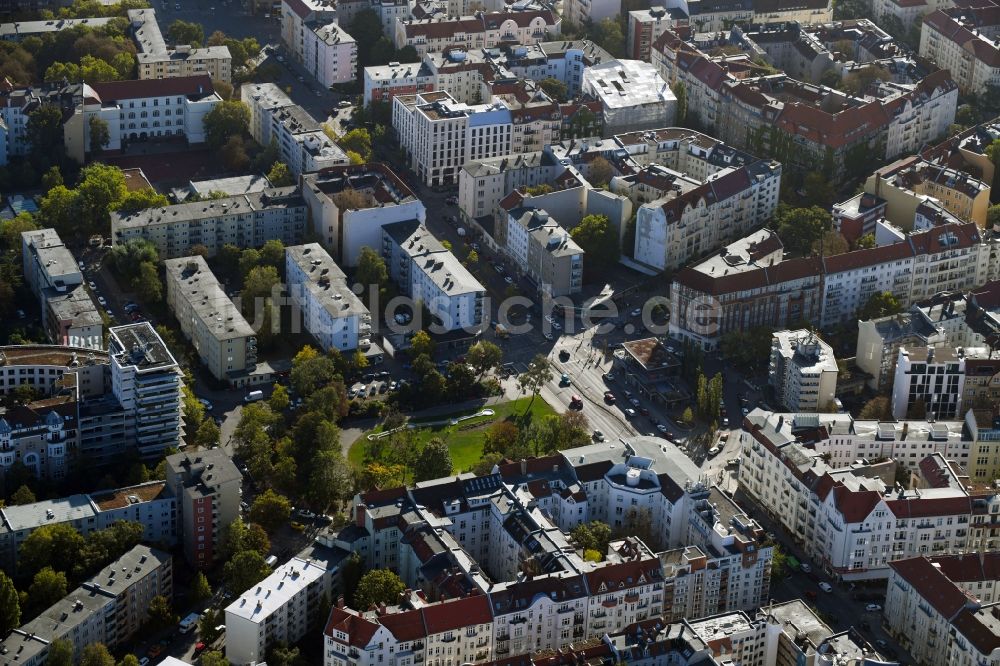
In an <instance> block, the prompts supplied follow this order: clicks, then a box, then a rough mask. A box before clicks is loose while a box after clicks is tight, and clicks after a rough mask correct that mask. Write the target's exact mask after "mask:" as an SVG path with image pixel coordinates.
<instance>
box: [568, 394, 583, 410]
mask: <svg viewBox="0 0 1000 666" xmlns="http://www.w3.org/2000/svg"><path fill="white" fill-rule="evenodd" d="M569 406H570V408H571V409H583V400H581V399H580V396H578V395H577V394H575V393H574V394H573V395H572V396H571V397H570V399H569Z"/></svg>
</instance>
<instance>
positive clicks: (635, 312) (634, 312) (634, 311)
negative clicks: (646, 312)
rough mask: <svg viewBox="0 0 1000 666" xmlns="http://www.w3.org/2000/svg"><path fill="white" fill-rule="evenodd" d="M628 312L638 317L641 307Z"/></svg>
mask: <svg viewBox="0 0 1000 666" xmlns="http://www.w3.org/2000/svg"><path fill="white" fill-rule="evenodd" d="M629 314H631V315H632V316H633V317H638V316H639V315H641V314H642V308H636V309H635V310H632V312H631V313H629Z"/></svg>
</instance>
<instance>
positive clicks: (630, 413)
mask: <svg viewBox="0 0 1000 666" xmlns="http://www.w3.org/2000/svg"><path fill="white" fill-rule="evenodd" d="M625 416H627V417H629V418H633V417H634V416H635V410H634V409H632V408H631V407H626V408H625Z"/></svg>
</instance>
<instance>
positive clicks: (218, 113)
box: [204, 99, 250, 150]
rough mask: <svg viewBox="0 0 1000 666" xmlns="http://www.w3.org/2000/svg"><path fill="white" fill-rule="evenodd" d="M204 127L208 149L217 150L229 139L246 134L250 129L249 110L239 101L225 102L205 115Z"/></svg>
mask: <svg viewBox="0 0 1000 666" xmlns="http://www.w3.org/2000/svg"><path fill="white" fill-rule="evenodd" d="M204 125H205V139H206V141H207V142H208V145H209V147H210V148H213V149H215V150H218V149H219V148H221V147H222V146H223V145H224V144H225V143H226V142H227V141H228V140H229V139H230V137H234V136H243V134H245V133H246V131H247V129H248V128H249V127H250V109H249V108H247V105H246V104H244V103H243V102H241V101H239V100H235V99H230V100H225V101H223V102H221V103H219V104H216V105H215V108H213V109H212V110H211V111H209V112H208V113H207V114H205V119H204Z"/></svg>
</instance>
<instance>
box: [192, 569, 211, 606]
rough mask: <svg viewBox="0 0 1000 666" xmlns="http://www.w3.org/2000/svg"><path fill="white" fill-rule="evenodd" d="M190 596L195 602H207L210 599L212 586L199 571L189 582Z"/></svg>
mask: <svg viewBox="0 0 1000 666" xmlns="http://www.w3.org/2000/svg"><path fill="white" fill-rule="evenodd" d="M191 596H192V597H194V599H195V601H207V600H209V599H211V598H212V586H211V585H209V584H208V578H206V577H205V574H204V573H202V572H201V571H199V572H198V573H196V574H195V575H194V579H193V580H192V581H191Z"/></svg>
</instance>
